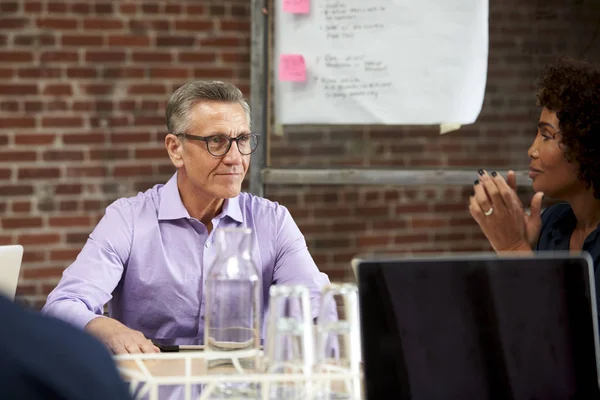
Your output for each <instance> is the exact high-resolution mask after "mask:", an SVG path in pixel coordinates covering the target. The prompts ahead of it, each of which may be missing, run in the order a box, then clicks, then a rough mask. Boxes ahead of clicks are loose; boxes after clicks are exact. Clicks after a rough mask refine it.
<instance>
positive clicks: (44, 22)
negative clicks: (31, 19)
mask: <svg viewBox="0 0 600 400" xmlns="http://www.w3.org/2000/svg"><path fill="white" fill-rule="evenodd" d="M36 25H37V27H38V28H39V29H52V30H74V29H77V20H76V19H73V18H38V19H37V20H36Z"/></svg>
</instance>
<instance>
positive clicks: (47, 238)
mask: <svg viewBox="0 0 600 400" xmlns="http://www.w3.org/2000/svg"><path fill="white" fill-rule="evenodd" d="M17 242H18V243H19V244H21V245H23V246H26V245H48V244H56V243H59V242H60V234H58V233H41V234H32V233H28V234H23V235H19V236H18V238H17Z"/></svg>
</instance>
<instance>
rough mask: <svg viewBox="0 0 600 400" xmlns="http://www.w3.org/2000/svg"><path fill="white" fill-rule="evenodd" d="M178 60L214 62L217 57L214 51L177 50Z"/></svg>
mask: <svg viewBox="0 0 600 400" xmlns="http://www.w3.org/2000/svg"><path fill="white" fill-rule="evenodd" d="M177 59H178V61H179V62H182V63H214V62H215V61H216V60H217V57H216V55H215V53H214V52H205V53H203V52H198V51H190V52H187V51H186V52H184V51H182V52H179V56H178V58H177Z"/></svg>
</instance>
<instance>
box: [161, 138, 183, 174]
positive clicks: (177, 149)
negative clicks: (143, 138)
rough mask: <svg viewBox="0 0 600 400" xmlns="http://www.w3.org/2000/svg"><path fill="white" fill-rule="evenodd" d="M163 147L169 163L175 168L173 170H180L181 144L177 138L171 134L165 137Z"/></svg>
mask: <svg viewBox="0 0 600 400" xmlns="http://www.w3.org/2000/svg"><path fill="white" fill-rule="evenodd" d="M165 147H166V148H167V153H169V158H170V159H171V162H172V163H173V165H174V166H175V168H180V167H182V166H183V142H182V141H181V140H179V138H178V137H177V136H175V135H173V134H171V133H169V134H168V135H167V136H165Z"/></svg>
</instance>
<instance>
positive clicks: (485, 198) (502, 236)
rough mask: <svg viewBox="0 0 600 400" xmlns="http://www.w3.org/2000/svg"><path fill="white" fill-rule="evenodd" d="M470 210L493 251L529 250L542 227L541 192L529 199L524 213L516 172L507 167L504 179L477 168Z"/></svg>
mask: <svg viewBox="0 0 600 400" xmlns="http://www.w3.org/2000/svg"><path fill="white" fill-rule="evenodd" d="M479 174H480V178H479V180H478V181H475V182H476V183H475V185H474V186H473V189H474V192H475V194H474V196H471V198H470V202H469V211H470V212H471V215H472V216H473V218H474V219H475V221H477V223H478V224H479V227H480V228H481V230H482V231H483V234H484V235H485V236H486V238H487V239H488V240H489V242H490V244H491V245H492V247H493V249H494V250H495V251H496V252H511V251H531V250H532V249H533V247H534V246H535V243H536V242H537V239H538V236H539V233H540V228H541V218H540V214H541V209H542V198H543V193H541V192H540V193H536V194H535V195H534V196H533V199H532V200H531V215H527V214H526V213H525V210H524V209H523V204H522V203H521V200H519V197H518V196H517V193H516V176H515V173H514V171H509V172H508V176H507V180H508V182H507V181H505V180H504V178H502V176H500V175H498V174H496V173H495V172H492V173H491V174H488V173H487V172H486V171H483V170H479Z"/></svg>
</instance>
